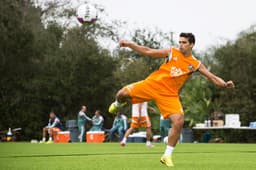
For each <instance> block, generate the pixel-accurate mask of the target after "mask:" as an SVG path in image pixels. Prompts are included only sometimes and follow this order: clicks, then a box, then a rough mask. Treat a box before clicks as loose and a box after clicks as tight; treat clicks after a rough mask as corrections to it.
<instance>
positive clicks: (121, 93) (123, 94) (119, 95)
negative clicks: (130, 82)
mask: <svg viewBox="0 0 256 170" xmlns="http://www.w3.org/2000/svg"><path fill="white" fill-rule="evenodd" d="M128 96H129V93H128V92H127V90H125V88H122V89H121V90H119V91H118V92H117V94H116V97H117V98H125V97H128Z"/></svg>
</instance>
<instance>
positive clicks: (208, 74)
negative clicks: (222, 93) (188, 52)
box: [198, 63, 235, 88]
mask: <svg viewBox="0 0 256 170" xmlns="http://www.w3.org/2000/svg"><path fill="white" fill-rule="evenodd" d="M198 70H199V72H200V73H201V74H203V75H204V76H205V77H207V78H208V79H209V80H210V81H212V82H213V83H214V84H215V85H217V86H220V87H227V88H234V87H235V85H234V83H233V81H231V80H229V81H227V82H226V81H224V80H223V79H222V78H220V77H218V76H216V75H214V74H213V73H211V72H210V71H209V70H208V69H207V68H206V67H205V66H204V65H203V64H202V63H201V64H200V66H199V69H198Z"/></svg>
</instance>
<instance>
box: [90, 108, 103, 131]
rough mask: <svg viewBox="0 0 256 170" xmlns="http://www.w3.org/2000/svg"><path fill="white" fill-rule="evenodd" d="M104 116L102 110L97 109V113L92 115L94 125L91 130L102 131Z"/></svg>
mask: <svg viewBox="0 0 256 170" xmlns="http://www.w3.org/2000/svg"><path fill="white" fill-rule="evenodd" d="M103 122H104V118H103V117H102V116H101V112H100V110H96V111H95V115H94V116H93V117H92V127H91V129H90V131H102V127H103Z"/></svg>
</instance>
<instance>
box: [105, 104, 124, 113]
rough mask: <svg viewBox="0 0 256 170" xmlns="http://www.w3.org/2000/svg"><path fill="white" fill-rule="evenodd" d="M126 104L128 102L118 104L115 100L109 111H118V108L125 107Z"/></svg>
mask: <svg viewBox="0 0 256 170" xmlns="http://www.w3.org/2000/svg"><path fill="white" fill-rule="evenodd" d="M125 105H126V103H121V104H116V102H113V103H112V104H111V105H110V106H109V108H108V112H109V113H112V114H113V113H116V112H117V111H118V110H120V109H121V108H122V107H124V106H125Z"/></svg>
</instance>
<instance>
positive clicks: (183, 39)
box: [179, 32, 196, 54]
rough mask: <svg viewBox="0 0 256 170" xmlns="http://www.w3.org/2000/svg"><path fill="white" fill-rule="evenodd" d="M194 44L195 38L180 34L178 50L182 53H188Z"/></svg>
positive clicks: (183, 33)
mask: <svg viewBox="0 0 256 170" xmlns="http://www.w3.org/2000/svg"><path fill="white" fill-rule="evenodd" d="M195 42H196V39H195V36H194V35H193V34H192V33H185V32H182V33H180V38H179V48H180V50H181V52H182V53H184V54H186V53H190V52H191V50H192V48H193V47H194V45H195Z"/></svg>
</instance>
